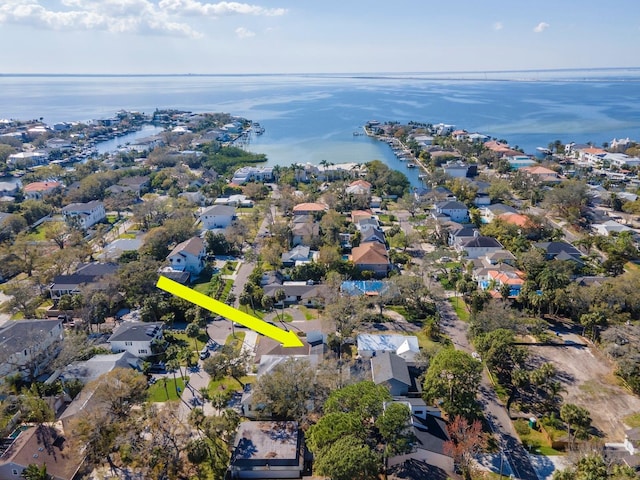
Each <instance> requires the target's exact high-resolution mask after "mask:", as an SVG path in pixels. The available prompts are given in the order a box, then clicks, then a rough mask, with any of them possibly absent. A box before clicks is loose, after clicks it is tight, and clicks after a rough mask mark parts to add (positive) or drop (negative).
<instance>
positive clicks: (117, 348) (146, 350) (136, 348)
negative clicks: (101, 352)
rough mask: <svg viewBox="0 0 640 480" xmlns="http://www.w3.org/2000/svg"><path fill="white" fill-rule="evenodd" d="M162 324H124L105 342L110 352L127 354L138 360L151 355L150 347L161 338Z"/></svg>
mask: <svg viewBox="0 0 640 480" xmlns="http://www.w3.org/2000/svg"><path fill="white" fill-rule="evenodd" d="M163 328H164V323H162V322H124V323H122V324H120V326H118V328H116V330H115V331H114V332H113V335H111V336H110V337H109V339H108V340H107V341H108V342H109V343H110V344H111V351H112V352H116V353H117V352H129V353H130V354H132V355H134V356H135V357H138V358H146V357H148V356H149V355H151V354H152V353H153V352H152V349H151V345H152V344H153V343H154V342H155V341H157V340H160V339H161V338H162V337H163V331H162V329H163Z"/></svg>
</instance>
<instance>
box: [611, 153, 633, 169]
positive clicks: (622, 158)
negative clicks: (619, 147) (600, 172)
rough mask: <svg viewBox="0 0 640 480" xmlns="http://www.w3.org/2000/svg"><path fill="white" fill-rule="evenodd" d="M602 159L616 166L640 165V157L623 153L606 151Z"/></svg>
mask: <svg viewBox="0 0 640 480" xmlns="http://www.w3.org/2000/svg"><path fill="white" fill-rule="evenodd" d="M602 160H603V161H604V162H609V164H610V165H611V166H615V167H618V168H629V167H637V166H638V165H640V158H638V157H631V156H629V155H626V154H624V153H606V154H605V155H604V156H603V157H602Z"/></svg>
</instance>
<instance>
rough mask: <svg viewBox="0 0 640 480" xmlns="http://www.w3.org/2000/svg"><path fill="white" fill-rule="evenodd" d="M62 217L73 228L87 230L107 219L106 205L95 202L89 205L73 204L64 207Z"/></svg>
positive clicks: (88, 203)
mask: <svg viewBox="0 0 640 480" xmlns="http://www.w3.org/2000/svg"><path fill="white" fill-rule="evenodd" d="M62 216H63V217H64V219H65V221H66V222H67V223H68V224H69V225H70V226H72V227H75V228H80V229H82V230H86V229H88V228H91V227H92V226H93V225H95V224H96V223H98V222H101V221H103V220H105V219H106V218H107V214H106V212H105V210H104V203H102V202H100V201H98V200H93V201H91V202H87V203H72V204H70V205H67V206H66V207H62Z"/></svg>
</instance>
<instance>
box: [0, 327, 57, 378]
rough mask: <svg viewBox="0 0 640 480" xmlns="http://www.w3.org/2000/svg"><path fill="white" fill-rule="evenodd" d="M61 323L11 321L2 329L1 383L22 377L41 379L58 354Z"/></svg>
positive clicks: (0, 351) (0, 344) (0, 350)
mask: <svg viewBox="0 0 640 480" xmlns="http://www.w3.org/2000/svg"><path fill="white" fill-rule="evenodd" d="M63 336H64V332H63V329H62V320H18V321H9V322H7V323H5V324H4V326H2V327H1V328H0V383H2V382H3V381H4V379H5V378H7V377H9V376H12V375H15V374H20V375H22V376H23V377H25V378H33V377H36V376H38V375H39V374H40V373H41V372H42V370H43V369H44V368H45V367H46V366H47V365H48V364H49V362H50V361H51V360H52V359H53V358H54V357H55V355H56V353H57V347H58V345H59V344H60V342H61V341H62V338H63Z"/></svg>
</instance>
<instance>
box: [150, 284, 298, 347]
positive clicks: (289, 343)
mask: <svg viewBox="0 0 640 480" xmlns="http://www.w3.org/2000/svg"><path fill="white" fill-rule="evenodd" d="M156 286H157V287H158V288H160V289H162V290H164V291H165V292H169V293H171V294H173V295H175V296H176V297H180V298H182V299H183V300H186V301H187V302H191V303H194V304H196V305H198V306H199V307H202V308H206V309H207V310H209V311H211V312H213V313H217V314H218V315H222V316H223V317H226V318H228V319H229V320H231V321H232V322H236V323H239V324H240V325H244V326H245V327H247V328H250V329H252V330H255V331H256V332H258V333H261V334H262V335H264V336H265V337H269V338H273V339H274V340H276V341H277V342H280V343H282V346H283V347H302V346H303V343H302V341H301V340H300V339H299V338H298V336H297V335H296V334H295V332H292V331H288V332H287V331H285V330H282V329H281V328H278V327H276V326H274V325H271V324H270V323H267V322H265V321H264V320H260V319H259V318H256V317H254V316H252V315H248V314H246V313H244V312H241V311H240V310H238V309H237V308H233V307H230V306H229V305H226V304H224V303H222V302H219V301H218V300H214V299H213V298H211V297H207V296H206V295H203V294H202V293H200V292H196V291H195V290H193V289H191V288H189V287H185V286H184V285H181V284H179V283H178V282H174V281H173V280H170V279H168V278H167V277H163V276H160V278H159V279H158V283H156Z"/></svg>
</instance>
